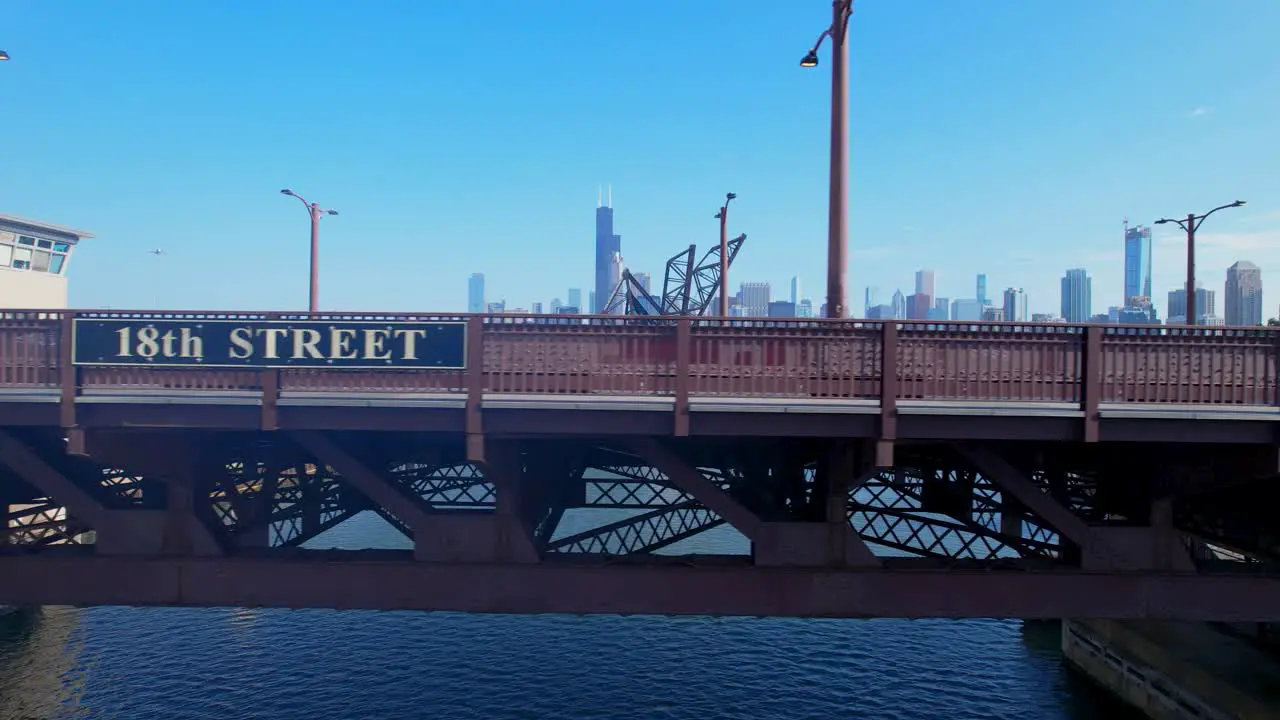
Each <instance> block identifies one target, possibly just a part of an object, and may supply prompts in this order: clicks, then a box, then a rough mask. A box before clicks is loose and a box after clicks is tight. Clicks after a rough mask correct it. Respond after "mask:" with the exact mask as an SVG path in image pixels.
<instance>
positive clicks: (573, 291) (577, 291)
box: [565, 288, 582, 308]
mask: <svg viewBox="0 0 1280 720" xmlns="http://www.w3.org/2000/svg"><path fill="white" fill-rule="evenodd" d="M565 304H566V305H568V306H569V307H576V308H581V307H582V289H581V288H569V302H567V303H565Z"/></svg>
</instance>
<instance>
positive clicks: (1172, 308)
mask: <svg viewBox="0 0 1280 720" xmlns="http://www.w3.org/2000/svg"><path fill="white" fill-rule="evenodd" d="M1216 295H1217V293H1215V292H1214V291H1212V290H1205V289H1204V288H1203V287H1201V286H1200V283H1196V323H1197V324H1199V325H1219V324H1221V323H1220V322H1218V309H1217V300H1218V298H1217V297H1216ZM1186 322H1187V289H1186V288H1178V289H1177V290H1171V291H1170V292H1169V307H1168V310H1167V311H1166V313H1165V323H1166V324H1168V325H1185V324H1186Z"/></svg>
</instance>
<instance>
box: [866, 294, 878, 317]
mask: <svg viewBox="0 0 1280 720" xmlns="http://www.w3.org/2000/svg"><path fill="white" fill-rule="evenodd" d="M863 300H864V302H863V303H862V305H863V308H864V312H871V308H873V307H875V306H877V305H879V304H880V290H879V289H878V288H873V287H868V288H867V291H866V293H865V297H864V298H863ZM864 317H871V316H870V315H864Z"/></svg>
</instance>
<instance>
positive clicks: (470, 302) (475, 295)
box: [467, 273, 485, 313]
mask: <svg viewBox="0 0 1280 720" xmlns="http://www.w3.org/2000/svg"><path fill="white" fill-rule="evenodd" d="M484 311H485V301H484V273H471V278H470V279H469V280H467V312H469V313H482V312H484Z"/></svg>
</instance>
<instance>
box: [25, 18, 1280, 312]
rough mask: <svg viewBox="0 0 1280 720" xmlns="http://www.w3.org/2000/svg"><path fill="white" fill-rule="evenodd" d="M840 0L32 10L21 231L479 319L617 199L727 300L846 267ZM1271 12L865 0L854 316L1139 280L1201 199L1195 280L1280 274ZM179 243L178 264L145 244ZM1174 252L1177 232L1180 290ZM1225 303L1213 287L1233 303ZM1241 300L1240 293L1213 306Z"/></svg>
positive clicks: (221, 290)
mask: <svg viewBox="0 0 1280 720" xmlns="http://www.w3.org/2000/svg"><path fill="white" fill-rule="evenodd" d="M829 13H830V4H829V3H828V2H827V1H826V0H788V1H787V2H774V1H771V0H696V1H692V0H646V1H645V2H600V1H599V0H594V1H592V0H546V1H544V2H539V3H530V2H520V1H518V0H494V1H492V2H478V1H474V0H432V1H431V2H389V1H387V2H369V3H350V2H336V1H333V0H311V1H309V2H302V1H300V0H282V1H280V2H270V3H249V2H235V3H214V2H195V1H194V0H192V1H190V2H172V1H170V0H136V1H134V2H129V3H105V2H103V3H89V2H77V1H73V0H6V2H4V3H3V5H0V48H2V49H4V50H7V51H8V52H9V53H10V54H11V55H12V56H13V60H12V61H11V62H9V63H6V64H4V65H0V107H3V108H5V110H6V112H5V113H4V114H3V120H0V169H2V172H0V212H5V213H11V214H17V215H23V216H28V217H36V218H40V219H44V220H48V221H51V222H55V223H60V224H66V225H72V226H76V227H83V228H85V229H87V230H91V231H93V232H94V233H96V234H97V235H98V237H97V238H95V239H94V240H91V241H86V243H85V244H84V245H83V246H82V248H81V250H80V251H79V254H78V256H77V258H76V260H75V261H74V265H73V266H72V270H71V276H72V302H73V304H75V305H77V306H81V307H103V306H110V307H116V308H124V307H138V308H151V307H156V306H157V304H158V305H161V306H166V307H173V308H178V307H182V308H216V309H277V308H278V309H285V308H298V307H304V306H305V304H306V290H307V264H306V263H307V220H306V215H305V213H304V211H303V209H302V207H301V206H300V205H299V204H298V203H297V201H294V200H291V199H289V198H284V197H281V196H280V195H279V194H278V192H279V190H280V188H282V187H286V186H288V187H292V188H294V189H295V190H297V191H298V192H300V193H302V194H303V195H306V196H307V197H309V198H311V199H314V200H317V201H319V202H320V203H322V204H325V205H328V206H331V207H335V208H337V209H339V210H340V211H341V213H342V214H341V215H340V216H339V217H336V218H328V219H326V220H325V221H324V227H323V231H322V244H323V247H322V256H321V274H322V291H321V306H322V308H324V309H334V310H348V309H350V310H423V311H426V310H461V309H464V308H465V302H466V280H467V276H468V275H469V274H470V273H472V272H477V271H479V272H483V273H485V275H486V276H487V277H488V285H489V296H490V299H499V298H506V299H507V301H508V304H509V307H511V306H520V307H528V306H529V304H530V303H531V302H533V301H536V300H541V301H544V302H546V301H550V300H551V298H553V297H561V298H564V297H565V295H566V290H567V288H568V287H570V286H576V287H583V288H587V287H589V285H590V282H591V263H592V233H593V212H594V207H595V202H596V193H597V188H598V186H600V185H601V184H604V183H610V184H612V187H613V198H614V206H615V207H616V209H617V230H618V232H620V233H621V234H622V236H623V254H624V257H625V259H626V261H627V264H628V266H629V267H631V268H632V269H633V270H651V271H652V272H654V273H655V274H657V273H659V272H661V268H662V263H663V261H664V260H665V258H666V257H668V256H670V255H671V254H673V253H675V252H676V251H678V250H679V249H680V248H681V247H683V246H687V245H688V244H689V243H692V242H696V243H698V244H699V246H700V247H705V246H706V245H707V244H708V243H710V242H713V241H714V240H715V238H716V236H717V225H716V221H715V220H714V219H713V218H712V215H713V214H714V212H715V210H716V207H717V205H718V204H719V202H720V200H721V199H722V198H723V195H724V193H725V192H726V191H733V192H736V193H737V194H738V200H737V201H735V204H734V207H733V209H732V214H731V230H732V231H733V232H734V233H737V232H746V233H748V241H747V243H748V244H747V246H746V248H745V249H744V251H743V254H742V255H741V256H740V257H739V261H738V263H737V264H736V265H735V268H734V273H733V276H732V280H733V282H734V283H735V284H736V283H737V282H739V281H744V280H763V281H769V282H771V283H773V287H774V292H775V294H782V293H783V292H785V287H786V284H787V281H788V280H789V278H790V277H791V276H792V275H799V276H800V277H801V278H802V283H803V287H804V294H805V295H810V296H812V297H814V298H815V301H818V302H820V300H821V297H822V295H823V292H824V291H823V283H824V278H825V269H824V263H825V242H826V183H827V143H828V134H827V121H828V107H829V104H828V103H829V87H830V85H829V83H830V79H829V78H830V76H829V74H828V73H829V64H827V63H826V62H825V61H826V60H827V57H828V56H826V55H824V56H823V59H824V65H823V66H821V67H820V68H818V69H817V70H804V69H801V68H800V67H798V61H799V58H800V56H801V55H802V54H803V53H804V51H805V50H806V49H807V48H808V46H809V44H810V43H811V42H812V41H813V38H814V37H815V36H816V35H817V34H818V32H819V31H821V30H822V28H824V27H825V26H826V24H827V22H828V19H829ZM1277 27H1280V3H1278V2H1276V1H1275V0H1231V1H1230V2H1209V1H1208V0H1197V1H1191V0H1126V1H1125V2H1117V1H1116V0H1080V1H1077V2H1070V3H1064V2H1049V1H1048V0H1043V1H1041V0H1037V1H1029V0H980V1H978V2H944V1H943V0H916V1H914V2H902V1H900V0H859V2H858V6H857V10H856V14H855V17H854V20H853V24H852V31H851V33H852V34H851V43H852V45H851V47H852V63H853V71H852V78H851V83H852V86H851V98H852V100H851V108H852V110H851V112H852V122H851V148H852V151H851V168H852V179H851V192H850V194H851V202H852V206H851V207H852V221H851V222H852V225H851V233H850V251H851V259H852V262H851V278H850V288H851V293H850V295H851V298H850V299H851V305H852V306H853V308H855V310H858V311H861V298H862V289H863V288H864V287H865V286H867V285H875V286H878V287H879V288H881V292H882V293H888V292H891V291H892V289H893V288H894V287H901V288H903V289H904V290H908V291H909V289H910V286H911V283H912V281H913V272H914V271H915V270H916V269H917V268H921V267H929V268H933V269H935V270H936V271H937V277H938V291H939V294H942V295H947V296H952V297H963V296H972V294H973V276H974V275H975V274H976V273H977V272H980V271H985V272H987V273H988V274H989V276H990V286H991V287H992V288H1004V287H1008V286H1021V287H1025V288H1026V289H1027V292H1028V295H1029V297H1030V304H1031V307H1032V309H1033V310H1037V311H1043V310H1054V311H1056V310H1057V309H1058V288H1059V282H1058V281H1059V278H1060V277H1061V275H1062V273H1063V270H1064V269H1066V268H1067V267H1074V266H1083V267H1086V268H1088V269H1089V271H1090V272H1091V273H1092V274H1093V276H1094V308H1095V312H1097V311H1102V310H1105V307H1106V306H1107V305H1111V304H1116V303H1118V301H1119V299H1120V298H1119V296H1120V294H1121V274H1122V273H1121V271H1122V259H1121V250H1122V240H1121V222H1122V220H1123V218H1124V217H1126V216H1127V217H1129V218H1130V220H1131V221H1133V222H1150V221H1151V220H1153V219H1155V218H1157V217H1159V216H1161V215H1175V214H1185V213H1186V212H1189V211H1200V210H1203V209H1207V208H1210V207H1213V206H1215V205H1218V204H1221V203H1225V202H1230V201H1232V200H1235V199H1237V198H1239V199H1243V200H1247V201H1249V205H1248V206H1247V207H1246V208H1244V209H1241V210H1235V211H1229V212H1223V213H1220V214H1219V215H1216V216H1214V218H1213V219H1212V220H1210V221H1209V223H1207V224H1206V225H1205V228H1204V230H1203V232H1204V235H1203V238H1202V243H1201V246H1200V252H1199V255H1200V259H1201V267H1202V272H1201V277H1202V278H1203V279H1204V281H1205V283H1206V285H1208V286H1210V287H1213V288H1217V289H1218V290H1219V291H1220V290H1221V287H1222V282H1223V277H1224V272H1225V269H1226V267H1227V265H1228V264H1230V263H1231V262H1233V261H1235V260H1237V259H1248V260H1252V261H1254V262H1256V263H1258V264H1259V265H1261V266H1262V268H1263V270H1264V282H1265V281H1266V280H1265V278H1269V277H1272V276H1271V275H1269V274H1267V273H1268V271H1271V270H1272V269H1276V268H1280V172H1277V169H1280V143H1277V135H1276V128H1280V92H1277V91H1276V88H1277V85H1276V82H1277V81H1276V78H1277V77H1280V44H1277V43H1275V40H1274V30H1275V28H1277ZM152 248H163V249H164V250H165V253H166V254H165V255H163V256H160V257H155V256H152V255H148V254H147V252H146V251H147V250H149V249H152ZM1182 252H1183V251H1182V245H1181V240H1180V238H1178V237H1174V236H1172V234H1171V233H1167V232H1164V231H1161V230H1158V231H1157V241H1156V247H1155V282H1154V285H1155V288H1156V298H1157V305H1158V306H1159V307H1161V308H1163V306H1164V295H1165V293H1166V292H1167V291H1168V290H1170V289H1172V288H1173V287H1175V286H1176V285H1178V284H1179V283H1180V282H1181V276H1182V273H1183V272H1184V271H1183V270H1182V266H1181V264H1180V263H1181V262H1182V257H1183V255H1182ZM1220 302H1221V301H1220ZM1219 312H1221V310H1219Z"/></svg>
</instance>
